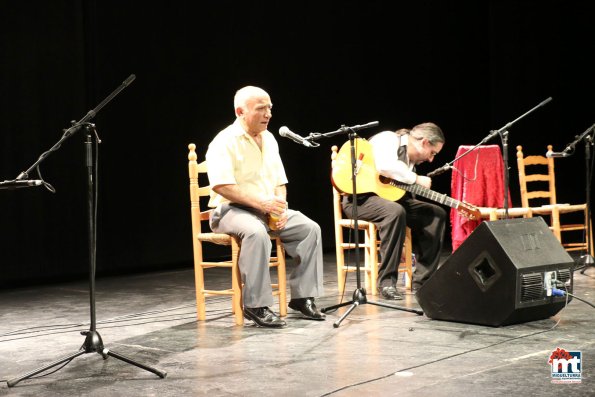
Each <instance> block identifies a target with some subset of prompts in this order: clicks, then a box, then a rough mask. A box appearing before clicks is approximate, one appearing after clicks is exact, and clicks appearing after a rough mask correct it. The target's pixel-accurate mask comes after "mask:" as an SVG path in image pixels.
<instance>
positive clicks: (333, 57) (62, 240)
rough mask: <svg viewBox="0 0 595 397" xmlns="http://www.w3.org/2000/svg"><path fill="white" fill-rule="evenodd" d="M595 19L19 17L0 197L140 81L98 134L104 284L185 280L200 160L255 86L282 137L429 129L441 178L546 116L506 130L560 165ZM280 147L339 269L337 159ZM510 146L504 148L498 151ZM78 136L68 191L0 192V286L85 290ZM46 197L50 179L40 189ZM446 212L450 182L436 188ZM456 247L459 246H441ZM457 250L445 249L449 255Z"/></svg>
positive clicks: (56, 156) (320, 5)
mask: <svg viewBox="0 0 595 397" xmlns="http://www.w3.org/2000/svg"><path fill="white" fill-rule="evenodd" d="M590 4H592V3H591V2H583V1H568V0H560V1H554V0H539V1H496V0H493V1H475V0H466V1H450V2H446V1H440V0H436V1H431V0H426V1H411V2H394V1H373V0H366V1H341V2H338V1H337V2H332V1H329V2H324V1H319V2H292V3H288V2H282V1H276V2H275V1H261V2H247V3H246V2H232V1H203V2H198V1H173V2H168V3H167V5H165V3H163V4H153V3H151V2H148V3H147V2H140V1H136V2H133V1H130V2H117V1H74V0H71V1H66V0H63V1H58V0H56V1H51V2H46V1H41V0H40V1H26V0H24V1H19V2H8V1H5V2H3V3H2V12H1V14H0V22H1V23H0V29H1V32H2V34H1V37H0V45H1V47H0V48H1V49H2V61H0V92H1V96H0V97H1V99H0V101H1V103H0V105H1V106H0V134H1V143H0V180H4V179H13V178H15V177H16V176H17V175H18V174H19V173H20V172H21V171H24V170H25V169H27V168H29V167H30V166H31V165H32V164H33V163H34V162H35V161H36V160H37V158H38V157H39V155H41V153H43V152H44V151H46V150H47V149H49V148H50V147H51V146H53V145H54V144H55V143H56V142H57V141H58V140H59V139H60V137H61V136H62V130H63V129H64V128H67V127H68V126H69V125H70V121H71V120H80V119H81V118H82V117H83V116H84V115H85V114H86V113H87V112H88V111H89V110H91V109H93V108H95V106H97V104H98V103H99V102H100V101H101V100H103V99H104V98H105V97H106V96H107V95H108V94H109V93H111V92H112V91H113V90H114V89H115V88H116V87H118V86H119V85H120V84H121V83H122V82H123V81H124V80H125V79H126V78H127V77H128V76H129V75H130V74H135V75H136V76H137V78H136V80H135V81H134V82H133V83H132V85H131V86H130V87H128V88H126V89H125V90H124V91H123V92H122V93H121V94H120V95H119V96H117V97H116V98H115V99H114V100H113V101H111V102H110V103H109V104H108V105H107V106H106V107H104V108H103V109H102V110H101V111H100V113H99V114H98V115H97V116H96V117H95V118H94V119H93V121H94V122H95V124H96V125H97V129H98V132H99V135H100V137H101V139H102V141H103V143H102V144H101V145H100V149H99V157H100V158H99V161H100V163H99V180H98V181H97V185H98V188H99V201H98V202H99V218H98V257H97V271H98V273H97V274H98V275H106V274H113V273H116V272H131V271H141V270H142V271H144V270H149V269H157V268H164V267H174V266H188V267H189V266H191V263H192V244H191V232H190V216H189V197H188V179H187V167H186V165H187V160H186V155H187V144H188V143H190V142H194V143H196V144H197V146H198V150H199V152H201V153H204V150H205V149H206V145H207V144H208V142H209V141H210V139H211V138H212V137H213V136H214V135H215V134H216V133H217V132H218V131H219V130H220V129H222V128H223V127H225V126H226V125H227V124H229V123H231V122H232V121H233V118H234V115H233V105H232V98H233V95H234V92H235V90H236V89H238V88H240V87H242V86H244V85H248V84H251V85H258V86H260V87H263V88H264V89H266V90H267V91H268V92H269V93H270V94H271V96H272V100H273V103H274V111H273V119H272V122H271V124H270V129H271V131H273V132H274V133H275V134H276V133H277V131H278V129H279V127H281V126H282V125H287V126H288V127H289V128H291V129H292V130H293V131H295V132H297V133H300V134H302V135H306V134H307V133H309V132H321V133H322V132H328V131H333V130H336V129H338V128H339V127H340V126H341V125H354V124H363V123H367V122H370V121H375V120H377V121H379V122H380V125H379V127H378V128H376V129H370V130H366V131H362V133H361V134H360V135H362V136H364V137H367V136H369V135H371V134H373V133H374V132H378V131H380V130H384V129H397V128H401V127H411V126H413V125H415V124H417V123H420V122H425V121H433V122H436V123H437V124H438V125H440V126H441V127H442V129H443V130H444V132H445V134H446V138H447V144H446V146H445V148H444V150H443V151H442V153H441V154H440V155H439V156H438V158H437V159H436V160H435V163H434V164H431V165H422V166H421V167H419V171H420V172H422V173H425V172H429V171H431V170H432V169H434V168H436V167H437V166H440V165H443V164H444V163H446V162H449V161H451V160H452V159H453V158H454V155H455V153H456V150H457V148H458V146H459V145H462V144H476V143H478V142H479V141H481V139H483V138H484V137H485V136H486V135H487V134H488V133H489V132H490V130H493V129H499V128H501V127H503V126H504V125H506V123H508V122H510V121H512V120H514V119H516V118H517V117H519V116H520V115H522V114H524V113H525V112H526V111H528V110H529V109H531V108H532V107H534V106H536V105H537V104H539V103H540V102H541V101H543V100H544V99H546V98H548V97H550V96H551V97H552V98H553V101H552V102H550V103H549V104H548V105H546V107H544V108H542V109H539V110H537V111H536V112H535V113H533V114H531V115H530V116H528V117H526V118H524V119H523V120H521V121H519V122H518V123H516V124H515V125H514V126H513V127H512V128H511V129H510V137H509V156H510V166H511V173H510V175H511V181H510V183H511V192H512V200H513V202H512V203H511V204H513V205H514V204H518V181H517V179H516V161H515V147H516V145H518V144H522V145H523V146H524V147H525V148H526V152H537V153H544V152H545V150H546V149H545V146H546V144H547V143H551V144H553V145H555V147H556V148H557V149H558V150H561V149H562V148H563V147H564V145H566V144H567V143H569V142H571V141H572V140H574V137H575V135H578V134H580V133H581V132H583V131H584V130H585V129H586V128H588V127H589V126H590V125H591V124H592V123H593V122H595V117H594V112H593V110H594V109H595V107H594V105H595V100H594V94H595V90H594V89H595V83H594V78H593V66H594V63H593V62H594V60H595V59H594V58H595V40H594V39H595V34H594V31H595V30H594V25H593V15H595V13H594V11H595V10H594V7H593V5H590ZM345 140H346V138H345V137H342V136H338V137H334V138H331V139H328V140H325V141H322V142H321V146H320V147H319V148H316V149H313V148H305V147H302V146H299V145H297V144H295V143H293V142H291V141H289V140H287V139H283V138H279V144H280V150H281V154H282V156H283V157H284V160H285V165H286V170H287V174H288V177H289V179H290V183H289V185H288V189H289V202H290V205H291V207H293V208H295V209H299V210H301V211H303V212H304V213H306V214H308V215H309V216H310V217H312V218H313V219H315V220H316V221H318V222H319V223H320V225H321V226H322V228H323V238H324V246H325V249H326V250H332V249H333V229H332V207H331V187H330V182H329V167H330V166H329V154H330V147H331V145H341V144H342V143H343V142H344V141H345ZM490 143H493V144H500V141H499V140H498V139H495V140H493V141H491V142H490ZM84 150H85V149H84V134H82V133H79V134H75V135H74V136H72V137H70V138H69V139H68V140H66V141H65V142H64V144H63V145H62V147H61V148H60V149H59V150H58V151H56V152H55V153H53V154H51V155H50V156H49V157H48V158H46V159H45V160H44V161H43V162H42V163H41V172H42V175H43V177H44V179H45V180H46V181H47V182H49V183H51V184H52V185H53V186H54V188H55V189H56V193H55V194H52V193H50V192H49V191H47V190H46V189H44V188H29V189H19V190H3V191H0V208H1V211H2V213H1V219H2V226H3V228H2V229H3V230H2V238H1V243H0V255H1V256H0V258H1V259H0V260H1V262H0V263H1V264H0V272H1V273H0V286H2V287H9V286H16V285H23V284H31V283H36V282H46V281H51V280H57V279H65V278H73V277H83V276H86V275H87V273H88V244H87V213H86V208H87V196H86V194H87V190H86V189H87V187H86V167H85V161H84ZM557 170H558V181H557V182H558V190H559V196H560V197H559V201H563V202H571V201H581V200H584V197H585V183H584V146H582V145H581V146H579V147H578V148H577V151H576V153H575V155H574V156H572V157H570V158H567V159H560V160H558V161H557ZM33 177H36V175H34V176H33ZM433 188H434V190H437V191H440V192H443V193H448V194H450V173H446V174H443V175H441V176H438V177H436V178H435V180H434V186H433ZM449 238H450V231H449V232H448V234H447V240H448V239H449ZM447 243H449V241H447Z"/></svg>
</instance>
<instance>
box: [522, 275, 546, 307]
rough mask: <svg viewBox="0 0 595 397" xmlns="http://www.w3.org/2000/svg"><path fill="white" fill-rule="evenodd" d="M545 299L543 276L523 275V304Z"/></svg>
mask: <svg viewBox="0 0 595 397" xmlns="http://www.w3.org/2000/svg"><path fill="white" fill-rule="evenodd" d="M542 297H543V274H542V273H526V274H522V275H521V303H525V302H531V301H534V300H538V299H541V298H542Z"/></svg>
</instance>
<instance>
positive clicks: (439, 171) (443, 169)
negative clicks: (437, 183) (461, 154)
mask: <svg viewBox="0 0 595 397" xmlns="http://www.w3.org/2000/svg"><path fill="white" fill-rule="evenodd" d="M451 168H452V167H451V165H450V164H448V163H447V164H444V165H443V166H442V167H440V168H436V169H435V170H434V171H432V172H429V173H428V175H426V176H427V177H428V178H432V177H435V176H436V175H440V174H442V173H444V172H446V171H448V170H449V169H451Z"/></svg>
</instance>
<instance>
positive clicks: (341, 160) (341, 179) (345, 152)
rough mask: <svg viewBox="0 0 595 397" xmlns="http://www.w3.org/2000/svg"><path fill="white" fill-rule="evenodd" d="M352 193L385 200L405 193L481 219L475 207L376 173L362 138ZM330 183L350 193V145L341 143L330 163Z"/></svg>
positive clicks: (358, 142)
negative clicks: (331, 164) (370, 194)
mask: <svg viewBox="0 0 595 397" xmlns="http://www.w3.org/2000/svg"><path fill="white" fill-rule="evenodd" d="M354 145H355V156H356V169H355V175H356V180H355V183H356V193H357V194H360V193H375V194H377V195H378V196H380V197H382V198H385V199H387V200H391V201H396V200H398V199H400V198H401V197H403V195H404V194H405V192H411V193H414V194H416V195H419V196H422V197H425V198H427V199H429V200H432V201H435V202H437V203H440V204H443V205H446V206H448V207H451V208H454V209H456V210H457V211H458V212H459V213H460V214H461V215H462V216H464V217H466V218H469V219H472V220H479V219H481V212H480V211H479V209H478V208H476V207H474V206H472V205H470V204H467V203H465V202H463V201H459V200H456V199H454V198H452V197H449V196H447V195H445V194H441V193H438V192H435V191H433V190H431V189H428V188H425V187H423V186H420V185H417V184H407V183H402V182H399V181H396V180H394V179H391V178H387V177H385V176H383V175H380V174H379V173H378V172H377V171H376V165H375V163H374V153H373V151H372V145H371V144H370V142H368V141H367V140H366V139H363V138H356V139H355V142H354ZM331 181H332V183H333V185H334V186H335V188H336V189H337V190H338V191H339V192H341V193H344V194H353V183H352V170H351V144H350V142H349V141H347V142H345V143H344V144H343V146H342V147H341V149H339V152H338V153H337V158H336V159H335V162H334V164H333V170H332V173H331Z"/></svg>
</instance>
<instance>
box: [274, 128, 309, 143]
mask: <svg viewBox="0 0 595 397" xmlns="http://www.w3.org/2000/svg"><path fill="white" fill-rule="evenodd" d="M279 135H281V136H282V137H284V138H289V139H291V140H292V141H294V142H295V143H299V144H300V145H304V146H306V147H314V145H313V144H312V142H310V141H308V140H306V139H305V138H303V137H301V136H299V135H298V134H296V133H294V132H292V131H291V130H290V129H289V128H287V127H286V126H283V127H281V128H279Z"/></svg>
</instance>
